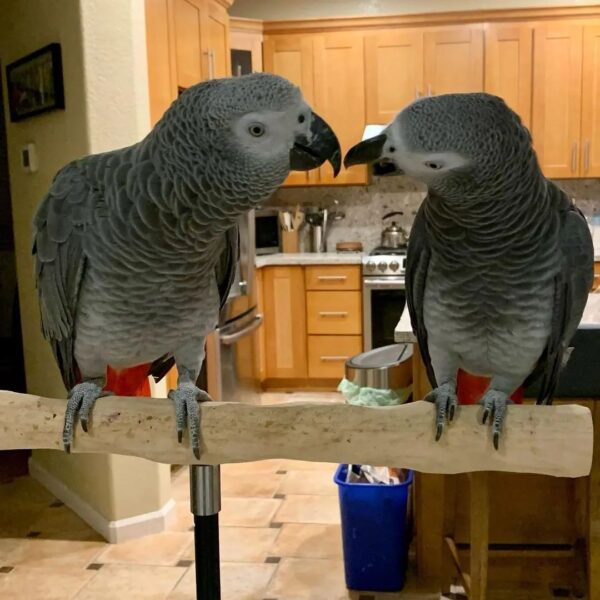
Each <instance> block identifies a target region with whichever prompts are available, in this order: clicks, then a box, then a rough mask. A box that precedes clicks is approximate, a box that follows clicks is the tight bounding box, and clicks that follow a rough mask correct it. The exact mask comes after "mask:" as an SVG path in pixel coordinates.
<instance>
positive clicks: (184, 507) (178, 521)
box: [169, 499, 194, 531]
mask: <svg viewBox="0 0 600 600" xmlns="http://www.w3.org/2000/svg"><path fill="white" fill-rule="evenodd" d="M193 526H194V515H192V512H191V510H190V501H189V499H188V500H181V501H179V502H175V508H174V509H173V512H172V514H170V515H169V530H170V531H190V528H191V527H193Z"/></svg>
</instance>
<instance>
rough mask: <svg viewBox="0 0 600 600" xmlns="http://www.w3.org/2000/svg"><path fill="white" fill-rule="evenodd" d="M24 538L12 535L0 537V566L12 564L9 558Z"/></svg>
mask: <svg viewBox="0 0 600 600" xmlns="http://www.w3.org/2000/svg"><path fill="white" fill-rule="evenodd" d="M0 535H2V532H0ZM25 541H26V540H24V539H21V538H13V537H0V567H2V566H10V565H12V562H11V558H12V556H14V555H15V554H16V553H17V551H18V550H19V548H20V547H21V546H22V545H23V544H24V543H25Z"/></svg>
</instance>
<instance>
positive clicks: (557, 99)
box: [532, 23, 583, 178]
mask: <svg viewBox="0 0 600 600" xmlns="http://www.w3.org/2000/svg"><path fill="white" fill-rule="evenodd" d="M582 40H583V27H581V26H580V25H570V24H560V23H559V24H550V25H540V26H538V27H536V28H535V33H534V73H533V111H532V133H533V144H534V147H535V150H536V152H537V155H538V160H539V162H540V166H541V168H542V170H543V172H544V174H545V175H546V177H555V178H570V177H576V176H578V174H579V170H580V138H581V98H582V96H581V85H582V78H581V75H582V50H583V47H582Z"/></svg>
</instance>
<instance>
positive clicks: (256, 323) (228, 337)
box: [219, 314, 263, 346]
mask: <svg viewBox="0 0 600 600" xmlns="http://www.w3.org/2000/svg"><path fill="white" fill-rule="evenodd" d="M262 322H263V316H262V315H261V314H258V315H256V316H255V317H254V319H253V320H252V321H250V323H249V324H248V325H246V327H244V328H243V329H240V330H239V331H236V332H235V333H226V334H220V335H219V341H220V342H221V344H225V345H226V346H231V344H235V342H237V341H239V340H241V339H242V338H243V337H246V336H247V335H248V334H250V333H252V332H253V331H254V330H255V329H258V327H260V325H261V324H262Z"/></svg>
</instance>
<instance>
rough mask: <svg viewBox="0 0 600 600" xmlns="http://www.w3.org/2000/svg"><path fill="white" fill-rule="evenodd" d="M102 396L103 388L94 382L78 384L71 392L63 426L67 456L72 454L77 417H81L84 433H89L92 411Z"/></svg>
mask: <svg viewBox="0 0 600 600" xmlns="http://www.w3.org/2000/svg"><path fill="white" fill-rule="evenodd" d="M101 395H103V392H102V388H101V387H100V386H99V385H97V384H95V383H94V382H93V381H84V382H83V383H78V384H77V385H75V386H74V387H73V389H72V390H71V391H70V392H69V395H68V400H67V408H66V410H65V422H64V426H63V446H64V449H65V452H66V453H67V454H70V453H71V444H72V442H73V431H74V430H75V422H76V420H77V416H78V415H79V419H80V421H81V427H82V429H83V431H85V432H87V431H88V422H89V415H90V411H91V409H92V407H93V406H94V403H95V402H96V400H97V399H98V398H99V397H100V396H101Z"/></svg>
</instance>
